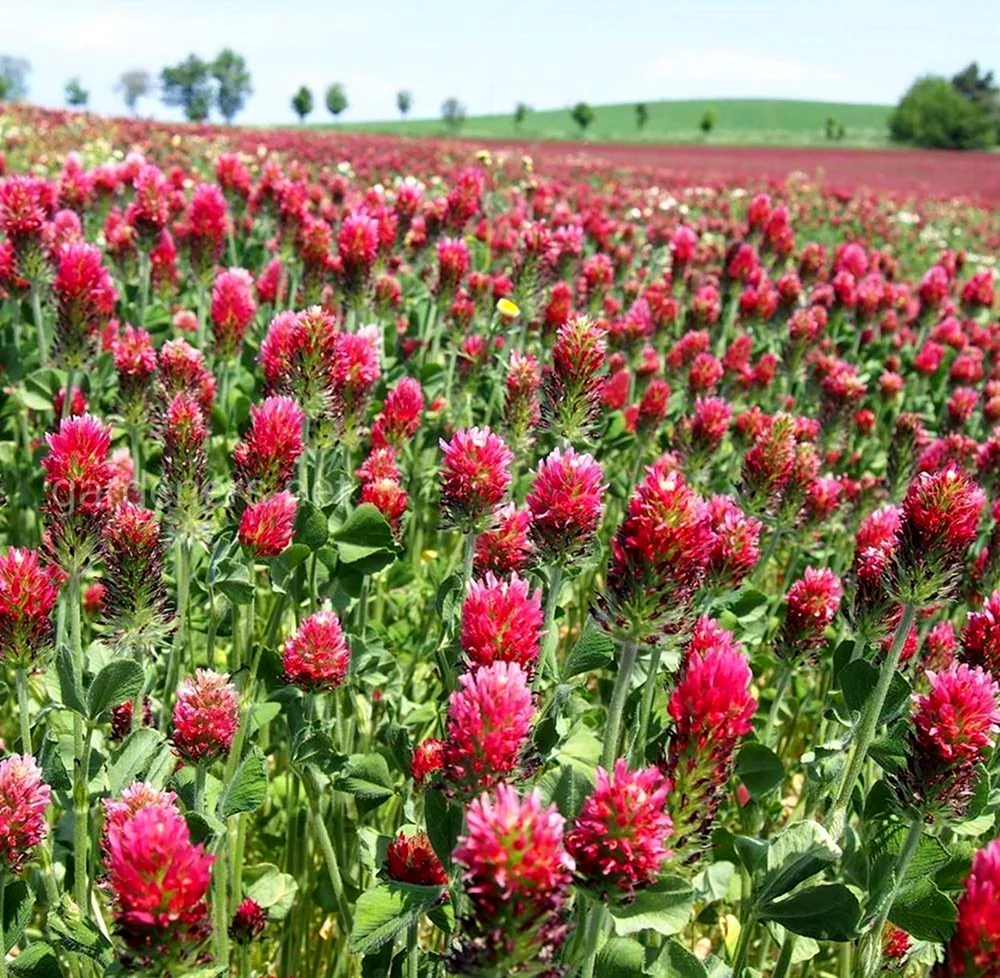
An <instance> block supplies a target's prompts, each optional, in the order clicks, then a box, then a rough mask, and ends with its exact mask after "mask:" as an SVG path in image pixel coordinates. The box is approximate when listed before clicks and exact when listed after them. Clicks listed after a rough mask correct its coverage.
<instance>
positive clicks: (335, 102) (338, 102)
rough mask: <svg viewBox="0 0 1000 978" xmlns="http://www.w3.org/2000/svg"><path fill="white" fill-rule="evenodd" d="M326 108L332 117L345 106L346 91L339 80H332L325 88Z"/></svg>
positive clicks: (335, 116) (337, 114)
mask: <svg viewBox="0 0 1000 978" xmlns="http://www.w3.org/2000/svg"><path fill="white" fill-rule="evenodd" d="M326 108H327V110H328V111H329V113H330V114H331V115H332V116H333V118H334V119H336V118H337V117H338V116H339V115H340V113H341V112H343V111H344V110H345V109H346V108H347V91H346V90H345V88H344V86H343V85H341V84H340V82H334V83H333V84H332V85H331V86H330V87H329V88H328V89H327V90H326Z"/></svg>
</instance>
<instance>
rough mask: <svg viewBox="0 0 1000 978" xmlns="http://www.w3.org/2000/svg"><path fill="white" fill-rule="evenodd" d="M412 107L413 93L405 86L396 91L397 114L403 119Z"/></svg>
mask: <svg viewBox="0 0 1000 978" xmlns="http://www.w3.org/2000/svg"><path fill="white" fill-rule="evenodd" d="M412 107H413V93H412V92H410V91H409V90H408V89H406V88H402V89H400V90H399V91H398V92H396V108H397V109H399V114H400V115H401V116H402V117H403V118H404V119H405V118H406V116H407V114H408V113H409V111H410V109H411V108H412Z"/></svg>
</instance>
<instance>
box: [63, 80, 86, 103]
mask: <svg viewBox="0 0 1000 978" xmlns="http://www.w3.org/2000/svg"><path fill="white" fill-rule="evenodd" d="M89 100H90V92H88V91H87V89H85V88H84V87H83V85H81V84H80V79H79V78H71V79H70V80H69V81H68V82H66V104H67V105H69V106H72V107H73V108H74V109H81V108H83V106H85V105H86V104H87V102H88V101H89Z"/></svg>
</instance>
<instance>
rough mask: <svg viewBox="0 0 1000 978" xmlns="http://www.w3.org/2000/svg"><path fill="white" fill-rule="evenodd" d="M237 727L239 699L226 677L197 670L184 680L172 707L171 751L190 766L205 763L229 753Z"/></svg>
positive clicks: (205, 670) (207, 670)
mask: <svg viewBox="0 0 1000 978" xmlns="http://www.w3.org/2000/svg"><path fill="white" fill-rule="evenodd" d="M238 726H239V696H238V695H237V693H236V687H235V686H234V685H233V684H232V683H231V682H229V677H228V676H226V675H223V674H222V673H218V672H212V671H211V670H210V669H199V670H198V671H197V672H196V673H195V675H194V677H193V678H192V677H188V678H187V679H185V680H184V683H183V685H182V686H181V688H180V690H179V691H178V693H177V702H176V703H175V704H174V717H173V729H172V738H173V743H174V749H175V750H176V751H177V753H178V754H180V756H181V757H183V758H184V760H186V761H188V762H190V763H191V764H207V763H209V762H210V761H213V760H215V758H217V757H222V756H223V755H225V754H228V753H229V748H230V747H231V746H232V743H233V738H234V737H235V736H236V728H237V727H238Z"/></svg>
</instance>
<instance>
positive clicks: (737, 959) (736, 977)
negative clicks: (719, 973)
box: [733, 913, 757, 978]
mask: <svg viewBox="0 0 1000 978" xmlns="http://www.w3.org/2000/svg"><path fill="white" fill-rule="evenodd" d="M756 925H757V917H756V915H755V914H753V913H747V915H746V920H741V921H740V937H739V940H738V941H737V942H736V950H735V951H734V952H733V978H740V975H742V973H743V969H744V967H745V966H746V963H747V955H748V954H749V953H750V942H751V941H752V940H753V932H754V929H755V927H756Z"/></svg>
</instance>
